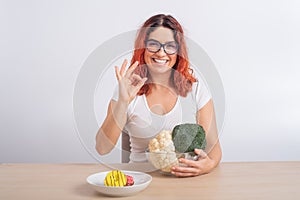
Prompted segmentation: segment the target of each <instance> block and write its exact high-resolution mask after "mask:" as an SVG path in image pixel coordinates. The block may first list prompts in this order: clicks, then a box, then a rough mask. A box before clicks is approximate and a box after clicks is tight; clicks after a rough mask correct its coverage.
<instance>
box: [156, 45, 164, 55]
mask: <svg viewBox="0 0 300 200" xmlns="http://www.w3.org/2000/svg"><path fill="white" fill-rule="evenodd" d="M156 54H157V55H158V56H165V55H166V52H165V50H164V48H163V47H160V49H159V51H158V52H156Z"/></svg>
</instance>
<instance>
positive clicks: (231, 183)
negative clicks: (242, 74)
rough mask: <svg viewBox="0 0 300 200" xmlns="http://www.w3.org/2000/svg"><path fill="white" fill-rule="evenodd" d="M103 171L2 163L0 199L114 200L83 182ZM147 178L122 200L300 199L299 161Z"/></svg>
mask: <svg viewBox="0 0 300 200" xmlns="http://www.w3.org/2000/svg"><path fill="white" fill-rule="evenodd" d="M122 167H124V169H126V168H127V169H130V168H131V169H132V166H131V165H129V164H126V165H122ZM106 170H109V169H108V168H107V167H105V166H103V165H100V164H1V165H0V199H1V200H10V199H40V200H44V199H72V200H76V199H91V200H92V199H112V197H107V196H103V195H101V194H100V193H97V192H96V191H94V190H93V188H91V187H89V185H88V184H87V183H86V178H87V176H89V175H90V174H93V173H97V172H100V171H106ZM150 174H151V175H152V176H153V180H152V182H151V184H150V185H149V187H148V188H147V189H145V190H144V191H142V192H140V193H138V194H137V195H134V196H130V197H122V199H141V200H147V199H149V200H150V199H151V200H152V199H173V200H175V199H180V200H190V199H205V200H207V199H222V200H223V199H230V200H233V199H238V200H243V199H255V200H258V199H263V200H266V199H272V200H273V199H280V200H287V199H297V200H299V199H300V162H252V163H251V162H245V163H221V164H220V166H219V167H218V168H216V169H215V170H214V171H213V172H212V173H210V174H207V175H203V176H198V177H192V178H176V177H170V176H163V175H161V174H159V173H158V172H154V173H150ZM114 199H116V198H114ZM117 199H119V198H117Z"/></svg>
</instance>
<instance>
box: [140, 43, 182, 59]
mask: <svg viewBox="0 0 300 200" xmlns="http://www.w3.org/2000/svg"><path fill="white" fill-rule="evenodd" d="M151 41H152V42H157V44H159V48H158V49H157V51H151V50H150V49H149V48H147V43H148V42H151ZM170 43H175V44H176V51H175V52H174V53H168V52H167V51H166V49H165V46H166V45H168V44H170ZM145 47H146V49H147V50H148V51H150V52H151V53H157V52H159V51H160V50H161V47H163V50H164V52H165V53H166V54H168V55H173V54H175V53H177V52H178V49H179V44H178V43H177V42H176V41H171V42H167V43H165V44H162V43H160V42H159V41H157V40H154V39H150V40H146V41H145Z"/></svg>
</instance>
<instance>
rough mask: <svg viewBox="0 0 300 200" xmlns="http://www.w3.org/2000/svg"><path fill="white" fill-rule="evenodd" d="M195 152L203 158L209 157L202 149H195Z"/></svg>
mask: <svg viewBox="0 0 300 200" xmlns="http://www.w3.org/2000/svg"><path fill="white" fill-rule="evenodd" d="M194 152H195V154H197V155H198V156H199V157H200V158H201V159H204V158H206V157H207V153H205V151H203V150H202V149H195V150H194Z"/></svg>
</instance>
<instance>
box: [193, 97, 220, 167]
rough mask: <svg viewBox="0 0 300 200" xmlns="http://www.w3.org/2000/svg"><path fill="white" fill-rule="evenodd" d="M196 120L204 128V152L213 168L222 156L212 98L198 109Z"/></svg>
mask: <svg viewBox="0 0 300 200" xmlns="http://www.w3.org/2000/svg"><path fill="white" fill-rule="evenodd" d="M197 122H198V124H200V125H201V126H202V127H203V128H204V130H205V133H206V142H207V146H206V149H205V152H206V153H207V155H208V157H209V158H210V159H211V160H212V161H213V162H214V163H213V166H212V167H213V168H215V167H216V166H217V165H218V164H219V162H220V160H221V158H222V150H221V146H220V142H219V137H218V130H217V124H216V116H215V111H214V104H213V101H212V99H211V100H209V102H208V103H207V104H206V105H205V106H204V107H203V108H201V109H200V110H199V111H198V113H197Z"/></svg>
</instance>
